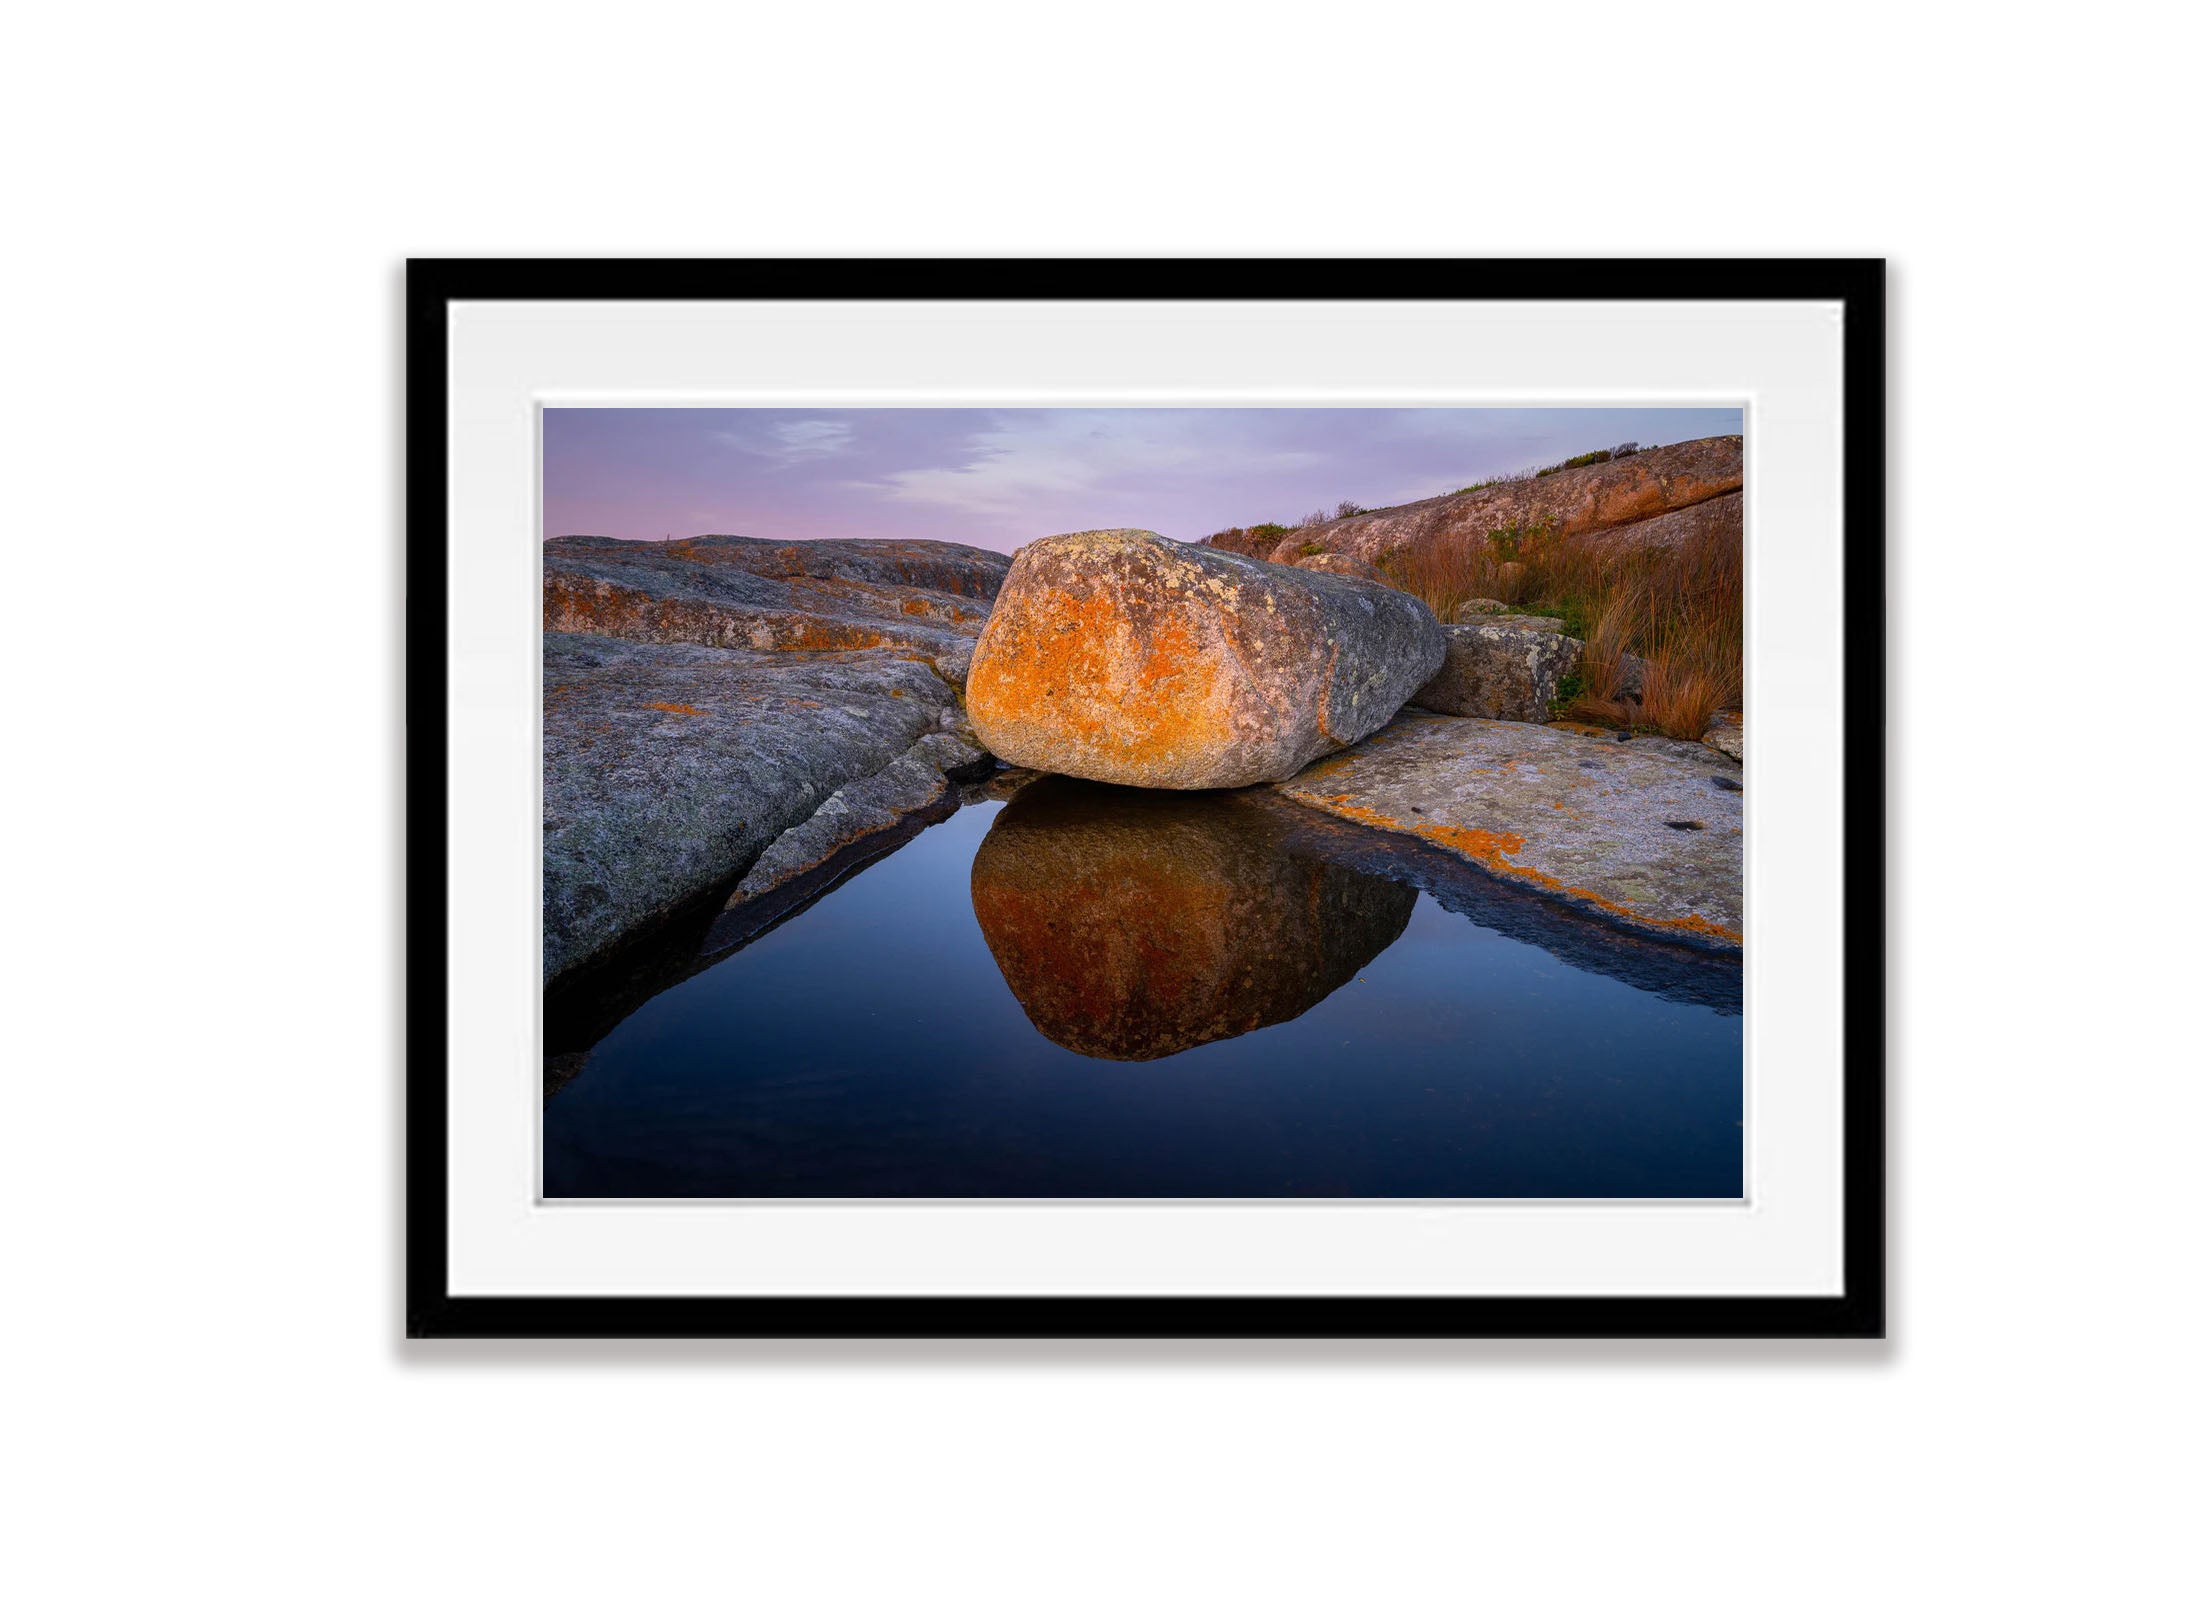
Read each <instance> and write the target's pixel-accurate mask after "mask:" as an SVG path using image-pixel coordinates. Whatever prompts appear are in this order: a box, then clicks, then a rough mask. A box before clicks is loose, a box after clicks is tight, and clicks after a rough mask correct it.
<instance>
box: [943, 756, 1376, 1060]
mask: <svg viewBox="0 0 2200 1600" xmlns="http://www.w3.org/2000/svg"><path fill="white" fill-rule="evenodd" d="M1414 898H1415V891H1414V889H1413V888H1412V886H1410V885H1408V884H1402V883H1394V882H1391V881H1390V880H1388V879H1386V878H1380V877H1376V876H1374V875H1372V874H1370V873H1365V872H1360V871H1357V870H1355V869H1353V868H1351V867H1348V866H1342V865H1339V864H1337V863H1334V862H1329V861H1324V860H1321V859H1320V858H1319V857H1317V856H1314V855H1312V854H1308V853H1305V852H1304V851H1303V850H1294V849H1293V848H1292V843H1291V835H1290V834H1289V833H1288V832H1287V831H1286V830H1285V829H1284V828H1283V827H1281V826H1280V825H1279V824H1278V823H1277V822H1276V821H1275V820H1274V819H1273V818H1272V817H1271V816H1269V815H1267V814H1264V813H1263V812H1262V811H1261V810H1259V809H1258V808H1255V807H1251V806H1240V805H1237V804H1233V803H1232V802H1231V801H1230V800H1228V799H1227V798H1225V797H1220V796H1216V795H1210V794H1172V793H1167V792H1162V791H1155V790H1143V789H1117V788H1109V787H1106V786H1104V785H1100V784H1087V783H1079V782H1076V781H1074V780H1071V779H1067V778H1047V779H1044V780H1041V781H1040V782H1037V783H1034V784H1032V785H1030V786H1029V787H1028V788H1026V789H1024V790H1023V791H1022V792H1021V793H1019V794H1018V795H1017V796H1016V797H1015V799H1013V800H1011V801H1010V802H1009V803H1008V804H1007V805H1006V806H1004V807H1003V808H1002V809H1001V814H1000V815H999V816H998V817H997V818H996V819H995V820H994V823H993V827H992V830H991V831H990V832H989V833H988V834H987V835H986V838H985V843H984V844H982V845H981V846H979V848H978V853H977V857H976V859H975V860H974V861H973V862H972V863H971V868H970V901H971V905H972V906H973V908H974V909H975V910H976V912H977V915H978V926H979V929H980V930H981V931H982V932H983V934H984V935H985V942H986V945H987V947H988V948H989V949H990V950H991V951H992V952H993V959H994V961H995V962H996V963H998V965H999V966H1000V969H1001V976H1002V977H1004V978H1006V979H1007V980H1008V986H1009V989H1010V990H1011V991H1012V992H1013V993H1014V994H1015V996H1016V999H1017V1001H1018V1003H1019V1004H1021V1005H1022V1006H1023V1008H1024V1013H1025V1015H1026V1016H1028V1017H1029V1018H1030V1019H1031V1022H1032V1025H1033V1026H1034V1027H1036V1028H1037V1029H1038V1030H1039V1031H1040V1032H1041V1033H1043V1034H1045V1035H1046V1036H1047V1037H1048V1038H1049V1039H1051V1040H1053V1041H1054V1042H1055V1043H1056V1044H1059V1045H1061V1046H1063V1047H1064V1048H1066V1049H1070V1050H1075V1051H1077V1052H1078V1053H1079V1054H1081V1055H1087V1056H1102V1057H1106V1058H1108V1059H1110V1060H1115V1061H1151V1060H1154V1059H1156V1058H1158V1057H1161V1056H1169V1055H1174V1054H1176V1053H1177V1052H1178V1051H1180V1050H1188V1049H1190V1048H1191V1047H1192V1046H1194V1045H1199V1044H1206V1043H1208V1042H1209V1041H1211V1040H1215V1039H1227V1038H1231V1037H1234V1036H1235V1035H1238V1034H1242V1033H1250V1032H1252V1031H1253V1030H1254V1029H1255V1028H1265V1027H1269V1026H1271V1025H1273V1024H1275V1023H1278V1022H1286V1021H1289V1020H1290V1019H1291V1018H1293V1017H1295V1016H1298V1015H1299V1014H1300V1013H1301V1012H1303V1011H1305V1010H1307V1009H1308V1008H1309V1007H1311V1006H1312V1005H1313V1004H1314V1003H1315V1002H1316V1001H1318V1000H1320V999H1322V998H1323V997H1324V996H1325V995H1327V994H1329V993H1330V992H1331V991H1332V990H1334V989H1336V988H1337V987H1338V986H1339V985H1340V984H1342V983H1344V982H1345V981H1346V980H1347V979H1349V978H1351V977H1352V975H1353V974H1354V973H1356V972H1358V971H1359V970H1360V969H1361V968H1362V967H1364V966H1366V965H1367V963H1368V962H1369V961H1371V960H1373V959H1374V958H1375V956H1376V955H1378V954H1379V953H1381V951H1382V950H1383V949H1384V948H1386V947H1387V946H1388V945H1389V944H1390V943H1391V942H1392V941H1393V940H1395V939H1396V938H1397V937H1398V935H1399V934H1401V933H1403V932H1404V931H1405V927H1406V922H1407V920H1408V919H1409V918H1410V917H1411V916H1412V913H1413V903H1414Z"/></svg>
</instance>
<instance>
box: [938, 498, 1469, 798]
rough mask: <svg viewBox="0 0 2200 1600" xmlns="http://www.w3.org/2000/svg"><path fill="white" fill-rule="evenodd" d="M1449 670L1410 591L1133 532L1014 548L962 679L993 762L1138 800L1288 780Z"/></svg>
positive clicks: (1436, 633) (1434, 631)
mask: <svg viewBox="0 0 2200 1600" xmlns="http://www.w3.org/2000/svg"><path fill="white" fill-rule="evenodd" d="M1443 659H1444V639H1443V633H1442V630H1441V629H1440V628H1439V626H1438V625H1437V622H1436V618H1435V617H1434V615H1433V614H1431V612H1430V611H1429V609H1428V607H1427V606H1425V605H1423V604H1422V603H1421V602H1420V601H1418V600H1416V599H1414V598H1412V597H1411V596H1410V595H1405V594H1401V593H1398V592H1396V591H1394V590H1389V589H1385V588H1383V587H1382V586H1380V585H1378V584H1371V583H1362V582H1358V581H1356V580H1353V579H1349V578H1337V577H1331V576H1329V575H1327V574H1323V573H1310V572H1301V571H1295V570H1291V569H1286V568H1279V567H1275V566H1270V565H1265V564H1263V563H1261V562H1258V561H1254V560H1251V559H1249V558H1247V557H1244V556H1236V555H1231V554H1229V553H1227V552H1224V551H1220V550H1216V549H1213V548H1211V547H1208V546H1202V545H1187V544H1179V543H1177V542H1176V541H1175V540H1173V539H1164V538H1162V537H1160V536H1159V535H1158V534H1152V533H1146V532H1142V531H1140V530H1136V529H1123V528H1116V529H1107V530H1102V531H1098V532H1093V533H1072V534H1064V535H1062V536H1060V537H1058V538H1052V539H1041V540H1038V541H1036V542H1034V543H1032V544H1028V545H1026V546H1024V548H1023V549H1022V550H1021V551H1019V552H1018V553H1017V556H1016V561H1015V565H1014V566H1013V567H1011V568H1010V569H1009V574H1008V578H1007V580H1006V581H1005V582H1004V583H1003V584H1002V586H1001V591H1000V594H999V596H998V598H997V599H996V600H995V602H994V606H993V614H992V617H991V618H990V619H989V620H988V621H987V623H986V626H985V631H984V632H983V634H981V635H980V637H979V640H978V647H977V652H976V655H975V657H974V658H973V660H972V663H971V668H970V681H969V707H970V720H971V724H972V727H973V728H974V729H975V731H976V732H977V734H978V737H979V738H980V739H981V740H983V741H984V743H985V745H986V748H987V749H989V750H991V751H992V752H993V753H994V754H995V755H997V756H999V757H1000V758H1001V759H1002V760H1004V761H1009V762H1013V763H1015V764H1016V765H1018V766H1026V767H1035V768H1037V769H1039V770H1040V771H1044V772H1057V773H1065V774H1068V775H1069V776H1072V777H1079V778H1093V779H1097V780H1099V781H1101V782H1104V783H1119V784H1128V785H1131V786H1134V787H1137V788H1147V789H1219V788H1230V787H1235V786H1237V785H1241V784H1251V783H1265V782H1272V781H1274V780H1275V779H1278V778H1285V777H1289V776H1290V775H1291V774H1292V773H1294V772H1296V771H1298V770H1299V769H1300V768H1301V767H1303V766H1304V765H1306V763H1307V762H1309V761H1311V760H1314V759H1315V758H1317V757H1319V756H1323V755H1326V754H1328V753H1330V752H1332V751H1335V750H1340V749H1343V748H1345V747H1347V746H1349V745H1351V744H1353V743H1355V742H1357V741H1358V740H1360V739H1363V738H1365V737H1366V736H1367V735H1368V734H1370V733H1372V732H1373V731H1374V730H1375V729H1377V728H1379V727H1381V726H1382V725H1383V724H1384V723H1386V722H1388V721H1389V720H1390V718H1391V717H1392V716H1393V715H1394V714H1395V713H1396V712H1397V710H1398V708H1399V707H1400V706H1402V705H1404V704H1405V703H1406V701H1407V699H1408V698H1409V697H1410V696H1411V695H1412V694H1413V692H1414V691H1415V690H1416V689H1418V688H1420V687H1421V685H1422V684H1423V683H1425V682H1426V681H1427V680H1428V678H1429V676H1430V675H1431V674H1432V673H1434V672H1435V671H1436V669H1437V667H1438V666H1439V665H1441V664H1442V662H1443Z"/></svg>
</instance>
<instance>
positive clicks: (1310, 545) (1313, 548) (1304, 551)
mask: <svg viewBox="0 0 2200 1600" xmlns="http://www.w3.org/2000/svg"><path fill="white" fill-rule="evenodd" d="M1328 548H1329V546H1327V545H1325V544H1323V543H1322V542H1321V541H1320V540H1318V539H1309V540H1307V541H1306V543H1304V544H1302V545H1300V546H1299V555H1300V557H1301V558H1302V559H1303V558H1305V557H1307V556H1318V555H1320V554H1321V553H1322V552H1323V551H1324V550H1327V549H1328Z"/></svg>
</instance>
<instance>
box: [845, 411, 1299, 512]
mask: <svg viewBox="0 0 2200 1600" xmlns="http://www.w3.org/2000/svg"><path fill="white" fill-rule="evenodd" d="M1234 420H1235V419H1232V418H1229V417H1228V416H1227V414H1223V413H1216V414H1214V415H1213V417H1212V420H1211V421H1210V419H1208V418H1205V417H1202V416H1201V415H1200V414H1199V413H1196V412H1193V413H1187V412H1183V411H1136V410H1124V411H1111V412H1104V413H1095V412H1091V411H1067V410H1031V411H1010V412H994V413H991V414H990V417H989V419H988V421H987V423H986V425H985V426H983V427H981V428H979V429H977V430H975V431H973V432H972V433H970V434H969V435H967V436H966V437H965V438H964V439H963V440H962V441H961V450H962V452H963V454H964V455H965V456H966V457H967V459H965V460H964V461H963V462H962V463H961V464H959V465H955V466H923V467H909V468H905V469H903V470H901V471H897V472H888V473H885V474H883V475H882V476H881V477H879V478H877V479H875V480H873V481H872V482H870V483H869V484H867V485H862V487H868V488H869V489H871V490H872V491H873V492H875V493H878V494H880V495H882V496H883V497H884V498H886V499H888V500H891V501H898V502H900V503H902V504H906V505H914V506H925V507H933V508H938V509H943V510H948V511H953V512H958V513H961V514H963V515H966V516H976V517H1020V518H1023V519H1026V520H1030V519H1039V520H1041V521H1045V520H1047V519H1049V518H1059V517H1060V516H1062V515H1064V514H1068V515H1070V516H1071V519H1072V520H1075V512H1074V511H1072V510H1071V506H1072V504H1073V503H1077V502H1083V503H1092V502H1098V503H1103V504H1104V503H1106V502H1107V501H1109V500H1111V499H1113V500H1122V499H1126V498H1128V499H1133V500H1135V499H1137V498H1139V497H1141V496H1146V495H1151V494H1153V493H1154V492H1155V491H1156V490H1158V489H1160V488H1162V487H1163V486H1165V485H1168V484H1170V483H1172V482H1176V481H1180V480H1182V479H1185V478H1188V477H1194V476H1196V475H1198V474H1200V473H1202V472H1212V471H1213V470H1215V468H1216V467H1217V465H1218V464H1220V463H1223V462H1227V464H1228V465H1229V467H1230V468H1232V469H1233V470H1236V471H1239V472H1243V471H1248V470H1252V471H1258V470H1263V469H1266V470H1271V471H1279V472H1281V471H1288V470H1291V469H1293V468H1297V467H1303V466H1305V465H1307V464H1308V463H1310V462H1312V461H1314V460H1317V459H1318V457H1317V456H1315V455H1314V454H1312V453H1310V452H1307V451H1303V450H1279V449H1274V448H1261V447H1258V446H1253V447H1250V448H1249V447H1248V445H1247V443H1246V442H1245V441H1243V440H1237V439H1232V438H1230V437H1228V431H1230V430H1229V428H1228V425H1229V424H1230V423H1231V422H1233V421H1234Z"/></svg>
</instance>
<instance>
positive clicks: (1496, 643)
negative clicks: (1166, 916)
mask: <svg viewBox="0 0 2200 1600" xmlns="http://www.w3.org/2000/svg"><path fill="white" fill-rule="evenodd" d="M1562 626H1563V624H1562V623H1561V622H1560V621H1559V620H1558V619H1557V618H1556V617H1522V616H1487V617H1477V618H1476V619H1475V620H1473V621H1471V622H1455V623H1451V624H1449V625H1447V626H1446V627H1445V629H1444V664H1443V665H1442V666H1441V667H1439V668H1437V670H1436V676H1435V677H1433V678H1431V679H1429V681H1428V682H1427V683H1425V684H1423V685H1422V686H1421V689H1420V692H1419V693H1417V694H1416V695H1414V697H1413V704H1415V705H1417V706H1421V707H1423V708H1424V709H1426V710H1429V711H1441V712H1443V713H1444V714H1445V715H1446V716H1451V717H1493V718H1497V719H1500V720H1503V721H1507V722H1548V721H1550V720H1551V705H1552V702H1553V701H1554V700H1555V699H1556V698H1557V697H1558V686H1559V681H1560V680H1561V679H1563V678H1564V677H1565V676H1566V675H1567V674H1568V673H1570V672H1572V671H1574V670H1575V669H1576V668H1578V667H1579V666H1580V665H1581V649H1582V646H1581V641H1580V640H1579V639H1569V638H1567V637H1566V636H1565V635H1564V634H1563V633H1561V632H1560V631H1559V629H1560V628H1561V627H1562Z"/></svg>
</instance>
